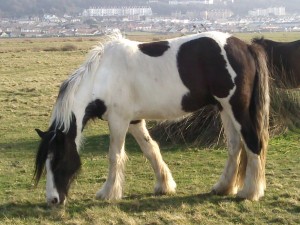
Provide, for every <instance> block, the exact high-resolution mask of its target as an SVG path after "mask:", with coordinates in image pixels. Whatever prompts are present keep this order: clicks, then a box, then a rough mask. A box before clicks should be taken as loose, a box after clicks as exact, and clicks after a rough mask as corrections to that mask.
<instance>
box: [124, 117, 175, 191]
mask: <svg viewBox="0 0 300 225" xmlns="http://www.w3.org/2000/svg"><path fill="white" fill-rule="evenodd" d="M129 132H130V133H131V134H132V135H133V137H134V138H135V140H136V141H137V142H138V144H139V146H140V148H141V149H142V151H143V153H144V155H145V156H146V158H147V159H148V160H149V161H150V163H151V166H152V168H153V170H154V172H155V175H156V179H157V183H156V185H155V189H154V191H155V194H170V193H174V192H175V188H176V183H175V181H174V180H173V177H172V174H171V172H170V170H169V168H168V166H167V164H166V163H165V162H164V161H163V158H162V155H161V153H160V150H159V147H158V145H157V143H156V142H155V141H153V140H152V138H151V137H150V135H149V132H148V130H147V128H146V123H145V121H144V120H142V121H140V122H139V123H136V124H130V126H129Z"/></svg>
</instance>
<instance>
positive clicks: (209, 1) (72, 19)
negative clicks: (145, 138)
mask: <svg viewBox="0 0 300 225" xmlns="http://www.w3.org/2000/svg"><path fill="white" fill-rule="evenodd" d="M0 1H2V0H0ZM11 1H12V0H11ZM24 1H25V0H24ZM235 1H242V0H215V1H214V0H202V1H184V0H180V1H174V0H173V1H159V0H151V1H147V2H146V1H144V2H145V4H144V5H136V4H130V2H131V1H125V2H128V5H123V4H119V5H118V4H116V5H100V6H88V7H86V8H82V9H81V10H80V11H79V12H78V13H75V14H67V13H64V14H62V15H60V14H54V13H44V14H42V15H30V16H23V17H18V18H15V17H2V18H1V21H0V36H1V37H65V36H68V37H71V36H97V35H102V34H104V33H106V32H107V31H109V30H111V29H115V28H118V29H121V30H122V31H123V32H152V33H153V32H155V33H194V32H201V31H205V30H220V31H225V32H231V33H232V32H278V31H280V32H296V31H300V13H295V12H294V11H290V10H289V9H288V8H286V7H285V6H284V5H280V6H268V7H265V8H249V10H248V11H247V12H246V13H244V14H239V13H237V12H236V11H234V10H233V9H232V6H235V5H236V4H237V3H235ZM244 1H247V0H244ZM270 1H272V0H270ZM33 2H34V1H33ZM41 2H42V1H41ZM62 2H64V1H62ZM68 2H70V1H68ZM74 2H76V1H74ZM100 2H101V1H100ZM137 2H141V3H142V2H143V1H137ZM260 2H262V1H260ZM52 3H53V4H54V3H55V1H52ZM52 3H51V4H52ZM123 3H124V2H123ZM135 3H136V2H135ZM225 3H226V4H225ZM161 4H164V5H166V8H167V9H168V10H165V11H164V12H165V13H158V11H157V8H158V7H160V5H161ZM225 6H226V7H225ZM1 7H2V6H1Z"/></svg>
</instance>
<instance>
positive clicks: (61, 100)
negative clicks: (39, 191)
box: [50, 30, 123, 132]
mask: <svg viewBox="0 0 300 225" xmlns="http://www.w3.org/2000/svg"><path fill="white" fill-rule="evenodd" d="M122 38H123V37H122V34H121V32H120V30H113V31H112V32H111V33H110V34H108V35H106V36H105V38H104V44H103V41H102V43H99V45H98V46H95V47H94V48H93V49H92V50H91V51H90V52H89V55H88V57H87V59H86V61H85V62H84V63H83V64H82V65H81V66H80V67H79V68H78V69H77V70H75V71H74V73H73V74H71V75H70V77H69V78H68V79H67V80H65V81H64V82H63V83H62V85H61V87H60V90H59V94H58V97H57V101H56V104H55V106H54V109H53V112H52V117H51V120H50V126H51V125H52V124H54V125H55V128H56V129H62V131H63V132H68V130H69V128H70V124H71V120H72V106H73V103H74V96H75V93H76V91H77V90H78V87H79V85H80V83H81V81H82V79H83V77H85V76H91V75H93V74H94V71H95V70H96V69H97V68H98V66H99V63H100V59H101V56H102V55H103V53H104V47H105V45H106V44H108V43H110V42H112V41H115V40H120V39H122Z"/></svg>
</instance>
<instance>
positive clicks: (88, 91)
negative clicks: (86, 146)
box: [72, 79, 93, 149]
mask: <svg viewBox="0 0 300 225" xmlns="http://www.w3.org/2000/svg"><path fill="white" fill-rule="evenodd" d="M92 92H93V82H92V80H90V79H84V80H83V82H82V84H81V85H80V86H79V87H78V90H77V92H76V94H75V98H74V103H73V110H72V111H73V113H74V115H75V117H76V127H77V132H76V138H75V143H76V145H77V149H79V148H80V145H81V137H82V131H83V128H84V127H83V118H84V115H85V109H86V107H87V106H88V104H89V103H90V102H91V101H92Z"/></svg>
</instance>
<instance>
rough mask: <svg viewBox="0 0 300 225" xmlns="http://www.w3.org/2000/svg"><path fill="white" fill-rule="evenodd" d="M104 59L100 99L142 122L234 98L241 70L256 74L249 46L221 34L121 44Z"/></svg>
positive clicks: (108, 49)
mask: <svg viewBox="0 0 300 225" xmlns="http://www.w3.org/2000/svg"><path fill="white" fill-rule="evenodd" d="M102 61H103V62H102V64H101V65H102V67H101V68H100V69H99V72H98V75H97V76H98V77H101V78H98V81H97V82H95V84H96V85H95V86H96V88H95V92H96V95H97V96H98V97H99V98H100V99H103V100H104V102H106V104H107V105H108V108H109V107H110V106H116V105H117V106H118V107H119V109H120V110H124V109H125V108H126V107H127V108H126V110H128V114H129V115H130V116H134V117H136V118H153V119H168V118H174V117H178V116H182V115H184V114H185V113H187V112H193V111H196V110H198V109H199V108H201V107H202V106H205V105H207V104H215V103H216V97H217V98H225V97H227V96H228V95H229V92H230V90H232V89H233V87H234V85H235V81H234V79H235V77H236V76H237V72H238V74H239V75H241V76H245V74H244V73H246V71H247V70H248V71H250V72H248V73H250V75H249V76H252V77H253V76H254V74H255V73H254V72H253V73H252V74H251V72H252V71H254V70H253V66H252V65H253V64H254V63H253V64H251V54H250V52H249V50H248V45H247V44H245V43H244V42H243V41H241V40H239V39H237V38H234V37H232V36H231V35H229V34H226V33H220V32H209V33H201V34H195V35H190V36H185V37H180V38H175V39H169V40H166V41H163V42H152V43H140V42H135V41H130V40H126V39H124V40H119V41H116V42H114V43H110V44H109V45H108V47H106V48H105V49H104V55H103V59H102ZM247 61H250V63H248V62H247ZM252 61H253V60H252ZM242 80H243V79H242ZM102 83H105V86H102ZM103 88H104V89H105V90H106V91H103ZM100 89H101V90H100ZM98 90H99V92H98ZM99 93H101V94H99ZM108 93H109V94H108ZM102 94H103V95H102ZM128 108H130V109H128ZM136 118H135V119H136Z"/></svg>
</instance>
